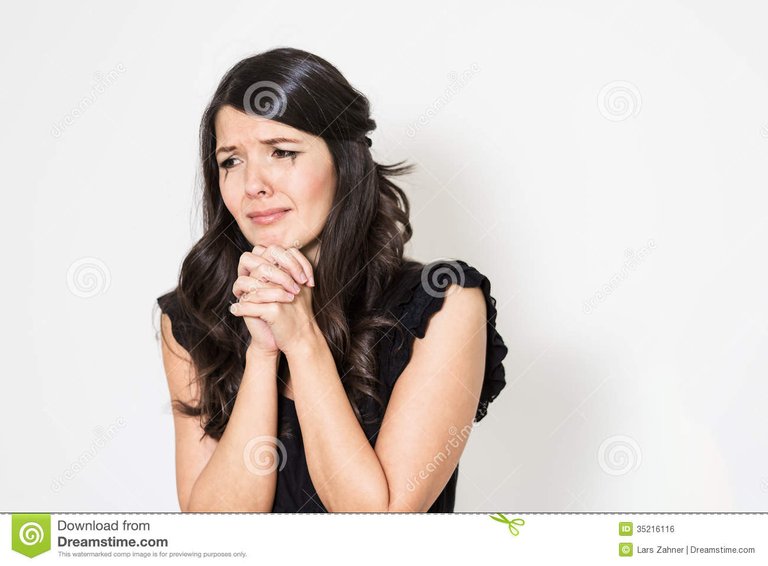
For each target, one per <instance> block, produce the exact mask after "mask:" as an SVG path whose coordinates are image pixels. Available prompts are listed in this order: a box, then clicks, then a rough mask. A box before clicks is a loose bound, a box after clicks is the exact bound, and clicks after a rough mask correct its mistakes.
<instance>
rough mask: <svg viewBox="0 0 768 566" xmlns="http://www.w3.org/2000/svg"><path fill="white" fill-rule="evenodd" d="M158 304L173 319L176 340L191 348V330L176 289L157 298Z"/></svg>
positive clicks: (187, 348) (172, 324) (172, 326)
mask: <svg viewBox="0 0 768 566" xmlns="http://www.w3.org/2000/svg"><path fill="white" fill-rule="evenodd" d="M157 304H158V305H160V309H161V310H162V311H163V312H164V313H165V314H167V315H168V318H170V319H171V332H172V333H173V337H174V338H175V339H176V342H178V343H179V345H180V346H181V347H182V348H184V349H185V350H187V351H189V350H190V349H191V344H190V342H191V340H190V335H191V330H190V328H189V325H188V324H187V322H186V319H185V317H184V316H183V313H182V311H181V308H180V306H179V300H178V297H177V295H176V289H174V290H173V291H170V292H168V293H166V294H164V295H162V296H160V297H158V298H157Z"/></svg>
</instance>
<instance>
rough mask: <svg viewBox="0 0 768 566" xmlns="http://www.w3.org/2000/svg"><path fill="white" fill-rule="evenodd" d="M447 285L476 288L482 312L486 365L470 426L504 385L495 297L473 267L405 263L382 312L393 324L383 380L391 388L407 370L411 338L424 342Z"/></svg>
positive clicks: (460, 262) (447, 262) (441, 261)
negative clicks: (390, 352)
mask: <svg viewBox="0 0 768 566" xmlns="http://www.w3.org/2000/svg"><path fill="white" fill-rule="evenodd" d="M453 285H458V286H459V287H461V288H474V287H477V288H479V289H480V290H481V291H482V294H483V297H484V299H485V307H486V320H487V324H486V330H487V333H488V335H487V338H488V339H487V347H486V366H485V381H484V383H483V392H482V394H481V398H480V403H479V405H478V409H477V414H476V421H479V420H480V419H482V418H483V417H484V416H485V414H486V412H487V408H488V404H489V403H490V402H491V401H492V400H493V399H494V398H495V397H496V396H497V395H498V394H499V393H500V392H501V390H502V389H503V388H504V386H505V385H506V381H505V377H504V366H503V364H502V360H503V359H504V358H505V357H506V355H507V352H508V348H507V346H506V345H505V344H504V340H503V338H502V336H501V334H500V333H499V331H498V328H497V326H496V323H497V315H498V312H497V309H496V298H495V297H494V296H493V295H492V294H491V281H490V279H489V278H488V277H487V276H486V275H485V274H484V273H483V272H482V271H481V270H480V269H478V268H477V267H476V266H475V265H473V264H471V263H469V262H467V261H465V260H463V259H439V260H434V261H430V262H428V263H423V262H418V261H415V260H410V259H409V260H406V261H405V262H404V263H403V266H402V269H401V270H400V273H399V275H398V277H397V278H396V280H395V281H394V282H393V284H392V289H391V290H390V292H389V293H388V309H389V311H390V312H391V314H392V315H394V316H395V317H396V318H397V320H398V321H399V322H398V326H397V328H398V330H399V332H396V333H395V337H394V348H393V355H392V359H391V360H389V369H388V371H387V373H388V374H389V375H388V376H387V380H388V381H389V385H390V386H394V382H395V380H396V379H397V377H398V376H399V375H400V374H401V373H402V371H403V369H404V368H405V366H406V365H407V363H408V361H409V359H410V356H411V352H412V349H413V343H414V340H415V339H416V338H424V336H426V333H427V329H428V327H429V321H430V319H431V318H432V316H433V315H434V314H435V313H436V312H438V311H439V310H440V309H442V307H443V305H444V304H445V298H446V297H447V296H448V295H449V294H450V293H452V292H454V291H453V290H452V289H456V288H455V287H452V286H453Z"/></svg>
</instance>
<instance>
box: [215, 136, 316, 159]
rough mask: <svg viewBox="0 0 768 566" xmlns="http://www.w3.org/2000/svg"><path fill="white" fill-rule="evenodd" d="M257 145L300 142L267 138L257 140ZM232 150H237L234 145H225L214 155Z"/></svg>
mask: <svg viewBox="0 0 768 566" xmlns="http://www.w3.org/2000/svg"><path fill="white" fill-rule="evenodd" d="M259 143H261V144H263V145H275V144H278V143H301V140H295V139H293V138H283V137H280V138H269V139H268V140H259ZM233 149H237V146H236V145H227V146H224V147H220V148H219V149H217V150H216V155H218V154H219V153H221V152H223V151H232V150H233Z"/></svg>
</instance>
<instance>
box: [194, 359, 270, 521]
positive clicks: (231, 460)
mask: <svg viewBox="0 0 768 566" xmlns="http://www.w3.org/2000/svg"><path fill="white" fill-rule="evenodd" d="M278 362H279V352H278V353H276V354H275V355H274V356H271V355H269V356H265V355H264V354H263V353H255V352H252V351H251V350H248V353H247V354H246V364H245V371H244V373H243V379H242V381H241V382H240V387H239V389H238V392H237V397H236V399H235V403H234V406H233V407H232V413H231V415H230V417H229V422H228V423H227V427H226V429H225V431H224V433H223V434H222V436H221V439H220V440H219V443H218V445H217V446H216V450H215V451H214V452H213V454H212V455H211V458H210V460H209V461H208V464H207V465H206V466H205V468H203V471H202V472H201V473H200V475H199V476H198V478H197V481H196V482H195V484H194V486H193V487H192V493H191V495H190V498H189V505H188V509H187V511H247V512H259V511H266V512H269V511H271V510H272V505H273V502H274V499H275V487H276V484H277V461H276V458H277V450H276V446H275V443H276V440H275V438H276V436H277V368H278ZM272 458H275V460H273V459H272Z"/></svg>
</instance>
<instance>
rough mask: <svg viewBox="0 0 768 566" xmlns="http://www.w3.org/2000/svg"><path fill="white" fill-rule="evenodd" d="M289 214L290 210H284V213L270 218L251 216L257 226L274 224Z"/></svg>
mask: <svg viewBox="0 0 768 566" xmlns="http://www.w3.org/2000/svg"><path fill="white" fill-rule="evenodd" d="M289 212H290V210H283V211H282V212H276V213H274V214H270V215H268V216H251V217H250V218H251V220H252V221H253V222H255V223H256V224H272V223H273V222H277V221H278V220H280V219H281V218H282V217H283V216H285V215H286V214H288V213H289Z"/></svg>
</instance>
